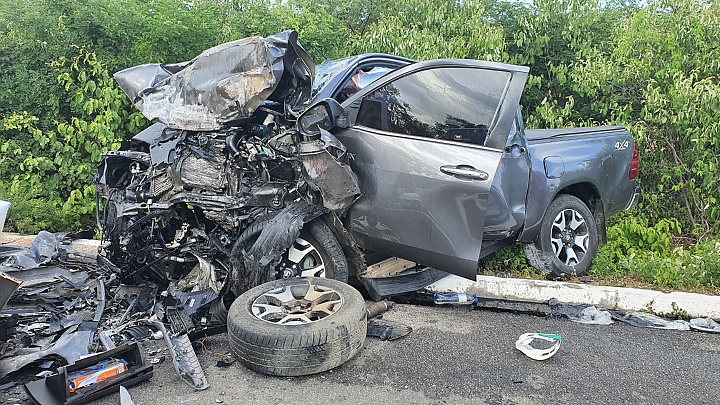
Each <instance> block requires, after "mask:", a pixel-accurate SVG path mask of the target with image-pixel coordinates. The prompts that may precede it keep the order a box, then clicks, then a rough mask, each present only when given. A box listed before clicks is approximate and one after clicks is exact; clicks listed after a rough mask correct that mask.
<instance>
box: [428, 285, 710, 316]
mask: <svg viewBox="0 0 720 405" xmlns="http://www.w3.org/2000/svg"><path fill="white" fill-rule="evenodd" d="M426 289H427V290H428V291H430V292H437V293H447V292H457V293H467V294H470V295H474V296H476V297H478V298H488V299H499V300H510V301H522V302H536V303H547V302H548V301H549V300H550V298H555V299H557V300H558V301H560V302H563V303H567V304H581V305H595V306H598V307H603V308H605V309H614V310H618V311H621V312H630V311H650V312H652V313H654V314H656V315H661V316H663V315H670V314H672V313H673V312H675V308H673V304H675V307H676V308H678V309H682V310H684V311H685V312H687V314H688V315H689V316H690V317H691V318H713V319H715V320H720V296H715V295H704V294H695V293H685V292H671V293H664V292H661V291H652V290H643V289H639V288H623V287H606V286H596V285H587V284H575V283H567V282H560V281H546V280H524V279H516V278H500V277H491V276H477V280H476V281H471V280H468V279H465V278H462V277H458V276H454V275H450V276H447V277H445V278H443V279H441V280H439V281H437V282H435V283H433V284H430V285H429V286H427V287H426Z"/></svg>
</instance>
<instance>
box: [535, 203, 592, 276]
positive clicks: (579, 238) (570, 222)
mask: <svg viewBox="0 0 720 405" xmlns="http://www.w3.org/2000/svg"><path fill="white" fill-rule="evenodd" d="M578 242H579V243H578ZM597 249H598V234H597V227H596V225H595V218H594V217H593V215H592V212H590V209H589V208H588V207H587V205H585V203H583V202H582V200H580V199H579V198H577V197H575V196H572V195H568V194H561V195H559V196H558V197H557V198H555V200H553V202H552V203H550V206H548V208H547V210H546V211H545V216H544V217H543V219H542V222H541V229H540V235H538V237H537V239H536V240H535V241H534V242H532V243H528V244H525V257H527V260H528V263H530V265H531V266H533V267H535V268H536V269H537V270H539V271H541V272H543V273H548V274H552V275H553V276H557V277H568V276H582V275H584V274H585V273H587V271H588V269H589V268H590V265H591V264H592V260H593V258H595V255H596V254H597Z"/></svg>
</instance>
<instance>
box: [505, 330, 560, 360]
mask: <svg viewBox="0 0 720 405" xmlns="http://www.w3.org/2000/svg"><path fill="white" fill-rule="evenodd" d="M535 339H541V340H546V341H548V342H555V344H554V345H552V346H551V347H549V348H547V349H536V348H534V347H532V346H530V343H531V342H532V341H533V340H535ZM560 341H562V336H560V335H552V334H547V333H524V334H522V335H520V337H519V338H518V340H517V341H516V342H515V348H517V349H518V350H520V351H521V352H523V353H524V354H525V355H526V356H528V357H530V358H531V359H533V360H547V359H549V358H550V357H552V356H553V355H554V354H555V353H557V351H558V349H560Z"/></svg>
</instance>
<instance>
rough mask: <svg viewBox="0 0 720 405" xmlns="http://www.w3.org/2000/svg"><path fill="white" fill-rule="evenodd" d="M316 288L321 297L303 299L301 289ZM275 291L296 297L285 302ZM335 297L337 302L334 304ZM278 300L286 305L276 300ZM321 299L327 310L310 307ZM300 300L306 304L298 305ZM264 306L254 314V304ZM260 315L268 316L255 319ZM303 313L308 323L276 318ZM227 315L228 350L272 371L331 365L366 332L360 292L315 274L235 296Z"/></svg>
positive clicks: (297, 372) (349, 353)
mask: <svg viewBox="0 0 720 405" xmlns="http://www.w3.org/2000/svg"><path fill="white" fill-rule="evenodd" d="M317 289H320V290H324V292H322V294H320V297H322V298H319V299H317V300H312V301H309V300H304V301H303V299H304V298H307V297H308V296H309V295H306V294H305V293H303V291H306V292H307V291H317ZM277 291H282V292H286V291H292V296H293V297H295V298H292V299H290V300H289V301H288V300H280V299H277V296H278V295H268V294H271V292H277ZM315 296H317V295H315ZM288 297H289V296H286V297H284V298H288ZM256 300H257V301H256ZM323 300H325V301H323ZM315 301H317V302H315ZM335 301H340V302H341V304H340V305H339V306H337V304H333V302H335ZM281 302H284V303H285V304H284V305H280V303H281ZM307 302H314V303H313V304H311V305H308V304H307ZM323 303H325V304H326V306H327V308H332V311H329V312H330V313H326V312H323V311H313V309H316V307H317V304H323ZM253 304H257V305H255V306H253ZM263 305H264V306H263ZM303 305H308V307H306V308H302V307H301V306H303ZM267 307H272V310H271V311H267V310H266V312H261V313H260V314H259V315H256V314H255V313H253V309H254V308H255V310H256V311H263V310H265V309H266V308H267ZM318 314H319V315H321V316H319V315H318ZM261 316H265V317H266V318H267V319H268V320H264V319H260V317H261ZM303 316H305V318H306V320H308V321H310V320H312V322H310V323H302V324H281V323H280V322H284V320H289V321H288V322H293V319H294V318H296V317H298V318H302V317H303ZM227 319H228V324H227V330H228V336H229V338H230V349H231V350H232V351H233V353H234V354H235V355H236V356H237V357H238V359H239V360H240V362H241V363H242V364H243V365H245V366H246V367H247V368H249V369H251V370H254V371H257V372H260V373H263V374H269V375H276V376H301V375H309V374H315V373H320V372H323V371H327V370H330V369H332V368H335V367H337V366H339V365H341V364H343V363H345V362H346V361H348V360H350V359H351V358H352V357H353V356H355V355H356V354H357V353H358V352H359V351H360V349H361V348H362V346H363V344H364V343H365V334H366V333H367V317H366V314H365V301H364V300H363V297H362V295H361V294H360V293H359V292H358V291H357V290H355V289H354V288H352V287H350V286H349V285H347V284H345V283H342V282H340V281H337V280H332V279H328V278H320V277H307V278H306V277H303V278H300V277H294V278H288V279H283V280H275V281H271V282H269V283H265V284H261V285H259V286H257V287H255V288H253V289H251V290H248V291H246V292H245V293H243V294H242V295H240V297H238V298H237V299H236V300H235V302H234V303H233V304H232V306H231V307H230V311H229V313H228V318H227Z"/></svg>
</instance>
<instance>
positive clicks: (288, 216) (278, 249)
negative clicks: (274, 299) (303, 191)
mask: <svg viewBox="0 0 720 405" xmlns="http://www.w3.org/2000/svg"><path fill="white" fill-rule="evenodd" d="M325 212H326V210H325V208H323V207H321V206H318V205H309V204H305V203H302V202H297V203H293V204H290V205H288V206H287V207H285V208H283V209H282V210H281V211H279V212H278V213H277V214H276V215H275V216H274V217H273V218H272V219H271V220H270V221H269V223H268V224H267V225H266V226H265V227H264V228H263V230H262V232H261V233H260V236H258V238H257V240H256V241H255V242H254V243H253V245H252V246H251V247H249V249H248V250H247V251H246V253H245V255H244V256H243V262H244V263H243V265H244V274H243V276H242V278H241V279H242V280H243V282H244V283H245V285H244V288H243V291H244V290H249V289H250V288H252V287H255V286H257V285H259V284H262V283H265V282H268V281H271V280H272V278H271V277H272V276H273V275H274V274H272V273H271V266H272V264H273V263H274V262H275V260H277V259H278V258H279V257H280V256H281V255H282V253H283V252H284V251H285V250H287V249H288V248H289V247H290V246H291V245H292V244H293V242H294V241H295V240H296V239H297V237H298V236H299V235H300V229H301V228H302V227H303V225H304V224H306V223H308V222H310V221H312V220H313V219H315V218H317V217H319V216H320V215H322V214H324V213H325ZM236 279H237V277H236Z"/></svg>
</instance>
